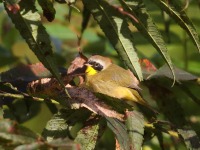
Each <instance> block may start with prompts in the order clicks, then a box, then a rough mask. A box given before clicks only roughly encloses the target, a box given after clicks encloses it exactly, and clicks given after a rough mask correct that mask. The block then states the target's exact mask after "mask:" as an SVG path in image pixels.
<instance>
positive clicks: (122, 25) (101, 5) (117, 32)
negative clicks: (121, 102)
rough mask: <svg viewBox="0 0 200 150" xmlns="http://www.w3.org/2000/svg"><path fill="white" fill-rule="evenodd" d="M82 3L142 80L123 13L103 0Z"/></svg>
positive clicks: (87, 0)
mask: <svg viewBox="0 0 200 150" xmlns="http://www.w3.org/2000/svg"><path fill="white" fill-rule="evenodd" d="M83 3H84V5H85V7H87V8H88V9H89V10H90V11H91V13H92V15H93V17H94V18H95V20H96V21H97V22H98V24H99V25H100V27H101V29H102V30H103V32H104V33H105V35H106V36H107V38H108V39H109V40H110V42H111V44H112V45H113V47H114V48H115V49H116V51H117V52H118V54H119V56H120V57H121V58H122V60H123V61H124V62H125V64H126V65H127V66H128V67H129V68H130V69H131V71H135V72H136V74H137V76H138V78H139V79H140V80H143V76H142V71H141V68H140V65H139V62H138V60H139V59H138V56H137V53H136V48H135V46H134V44H133V37H132V34H131V31H130V29H129V28H128V23H127V22H126V19H125V18H124V17H123V15H122V14H121V13H119V12H118V11H117V9H115V8H114V7H112V6H110V5H109V4H108V3H107V2H106V1H103V0H93V1H90V0H83Z"/></svg>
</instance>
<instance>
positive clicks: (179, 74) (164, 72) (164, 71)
mask: <svg viewBox="0 0 200 150" xmlns="http://www.w3.org/2000/svg"><path fill="white" fill-rule="evenodd" d="M174 73H175V75H176V80H177V81H189V80H197V78H198V77H197V76H195V75H193V74H191V73H189V72H186V71H184V70H182V69H179V68H177V67H175V66H174ZM157 77H167V78H170V79H173V76H172V74H171V73H170V69H169V67H168V66H167V65H164V66H162V67H161V68H159V69H158V70H157V71H156V72H154V73H153V74H151V75H149V76H148V77H147V79H151V78H157Z"/></svg>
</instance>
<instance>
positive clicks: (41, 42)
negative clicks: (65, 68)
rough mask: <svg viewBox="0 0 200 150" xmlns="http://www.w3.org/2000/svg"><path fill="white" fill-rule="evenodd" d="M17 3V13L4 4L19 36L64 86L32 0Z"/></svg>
mask: <svg viewBox="0 0 200 150" xmlns="http://www.w3.org/2000/svg"><path fill="white" fill-rule="evenodd" d="M19 5H20V8H21V9H20V12H18V13H17V14H13V13H11V12H10V11H9V10H8V9H7V8H6V6H5V8H6V11H7V13H8V15H9V17H10V18H11V20H12V22H13V23H14V24H15V27H16V28H17V29H18V30H19V32H20V34H21V36H22V37H23V38H24V39H25V40H26V42H27V44H28V45H29V47H30V49H31V50H32V51H33V52H34V53H35V54H36V56H37V57H38V59H39V60H40V61H41V62H42V63H43V64H44V66H45V67H46V68H47V69H49V70H50V72H51V73H52V74H53V75H54V76H55V77H56V78H57V79H58V81H59V83H60V84H61V85H62V86H63V87H64V84H63V82H62V81H61V80H60V75H59V73H58V69H57V67H56V64H55V61H54V59H53V52H52V47H51V41H50V39H49V35H48V34H47V32H46V30H45V28H44V27H43V25H42V24H41V18H40V15H39V14H38V12H37V10H36V8H35V6H34V1H26V0H23V1H21V2H20V3H19ZM24 31H26V32H24Z"/></svg>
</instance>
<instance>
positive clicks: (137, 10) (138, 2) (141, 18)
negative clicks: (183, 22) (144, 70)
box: [120, 0, 175, 80]
mask: <svg viewBox="0 0 200 150" xmlns="http://www.w3.org/2000/svg"><path fill="white" fill-rule="evenodd" d="M120 3H121V4H122V6H123V8H124V9H125V10H126V11H127V12H128V13H129V14H128V15H127V16H128V18H129V19H130V21H131V22H132V23H133V25H134V26H136V28H137V29H138V30H139V31H140V32H141V33H142V35H143V36H144V37H145V38H146V39H147V40H149V42H151V44H152V45H153V46H154V47H155V48H156V49H157V51H158V52H159V53H160V54H161V55H162V57H163V58H164V59H165V61H166V63H167V64H168V66H169V68H170V70H171V72H172V76H173V79H174V80H175V74H174V70H173V66H172V61H171V58H170V56H169V54H168V50H167V47H166V45H165V42H164V40H163V37H162V35H161V34H160V32H159V30H158V28H157V26H156V25H155V23H154V22H153V20H152V18H151V16H150V15H149V13H148V11H147V9H146V7H145V5H144V3H143V0H134V1H132V0H120ZM132 16H134V17H136V19H137V22H136V21H135V20H134V19H133V17H132Z"/></svg>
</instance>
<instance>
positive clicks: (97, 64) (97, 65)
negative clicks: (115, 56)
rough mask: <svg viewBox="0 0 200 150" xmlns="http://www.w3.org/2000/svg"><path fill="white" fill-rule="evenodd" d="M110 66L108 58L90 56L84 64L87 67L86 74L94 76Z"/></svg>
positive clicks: (110, 62)
mask: <svg viewBox="0 0 200 150" xmlns="http://www.w3.org/2000/svg"><path fill="white" fill-rule="evenodd" d="M111 64H112V61H111V59H110V58H107V57H103V56H100V55H94V56H91V57H90V58H89V59H88V61H87V63H86V64H85V65H86V66H87V69H86V74H87V75H94V74H96V73H98V72H99V71H103V70H105V69H106V68H108V66H110V65H111Z"/></svg>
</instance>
